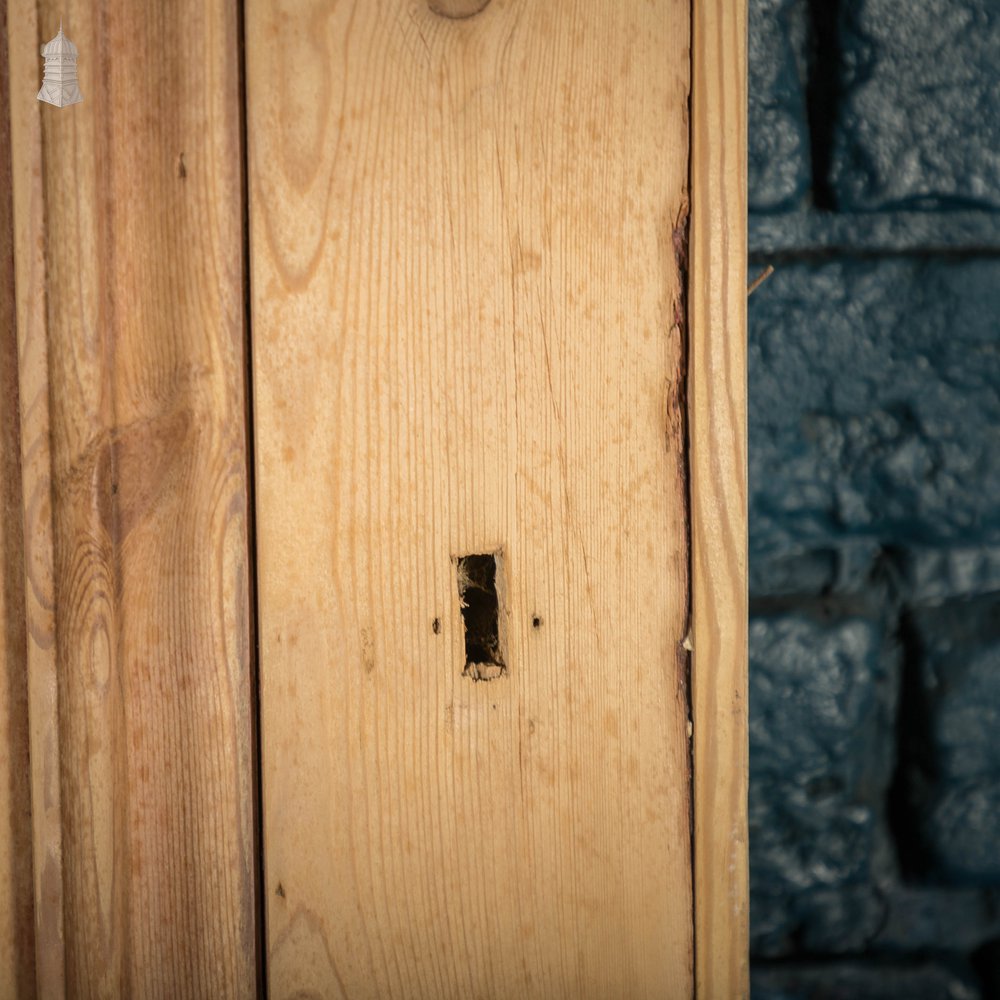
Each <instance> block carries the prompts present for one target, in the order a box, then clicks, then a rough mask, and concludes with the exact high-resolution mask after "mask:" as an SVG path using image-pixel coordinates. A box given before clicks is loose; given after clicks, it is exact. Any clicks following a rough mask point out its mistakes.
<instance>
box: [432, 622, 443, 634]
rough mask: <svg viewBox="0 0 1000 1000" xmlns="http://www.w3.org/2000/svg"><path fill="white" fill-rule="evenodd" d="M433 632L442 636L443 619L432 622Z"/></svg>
mask: <svg viewBox="0 0 1000 1000" xmlns="http://www.w3.org/2000/svg"><path fill="white" fill-rule="evenodd" d="M431 630H432V631H433V632H434V634H435V635H440V634H441V619H440V618H435V619H434V621H432V622H431Z"/></svg>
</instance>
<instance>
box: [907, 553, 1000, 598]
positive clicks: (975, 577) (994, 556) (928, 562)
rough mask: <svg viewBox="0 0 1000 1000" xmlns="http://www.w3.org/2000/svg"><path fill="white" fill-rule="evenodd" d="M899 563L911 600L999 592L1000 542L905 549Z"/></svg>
mask: <svg viewBox="0 0 1000 1000" xmlns="http://www.w3.org/2000/svg"><path fill="white" fill-rule="evenodd" d="M897 562H898V565H899V568H900V572H901V577H902V581H903V585H904V586H905V588H906V597H907V600H908V602H910V603H919V604H932V603H940V602H942V601H946V600H949V599H953V598H956V597H976V596H981V595H984V594H989V593H1000V545H963V546H937V547H929V548H919V547H918V548H911V549H904V550H900V551H899V553H898V555H897Z"/></svg>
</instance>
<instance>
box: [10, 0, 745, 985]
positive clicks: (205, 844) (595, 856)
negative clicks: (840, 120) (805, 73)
mask: <svg viewBox="0 0 1000 1000" xmlns="http://www.w3.org/2000/svg"><path fill="white" fill-rule="evenodd" d="M0 9H2V10H3V19H2V21H0V23H2V25H3V27H4V34H3V36H2V39H0V42H2V44H0V407H2V414H0V474H2V478H0V514H2V517H0V608H2V611H3V616H4V624H5V629H4V633H3V641H2V643H0V766H2V770H3V773H2V774H0V824H2V825H0V885H3V886H4V889H3V894H4V898H3V900H2V902H0V1000H3V998H6V997H40V998H62V997H77V996H80V997H128V998H131V997H137V998H146V997H152V998H170V1000H175V998H194V997H199V998H201V997H204V998H211V1000H214V998H224V997H255V996H267V997H272V998H293V997H294V998H327V997H329V998H344V1000H362V998H399V1000H425V998H426V1000H449V998H455V1000H458V998H463V1000H466V998H482V1000H487V998H496V1000H506V998H517V1000H522V998H523V1000H531V998H538V1000H560V998H565V1000H582V998H594V1000H631V998H636V1000H641V998H650V1000H651V998H669V1000H673V998H699V1000H706V998H734V997H746V996H747V993H748V984H747V860H746V789H747V751H746V738H747V732H746V614H747V606H746V427H745V422H746V421H745V403H746V391H745V369H746V366H745V309H746V246H745V242H746V241H745V227H746V185H745V176H746V112H745V105H746V63H745V59H746V45H745V30H746V12H745V2H744V0H735V2H730V0H243V2H239V0H158V2H156V3H153V2H152V0H141V2H140V0H127V2H126V0H104V2H96V3H95V2H91V0H61V2H59V3H56V2H55V0H0ZM60 18H61V20H62V24H63V27H64V29H65V33H66V36H67V37H68V38H71V39H72V42H73V44H74V45H75V46H76V49H77V53H78V59H77V63H76V72H77V79H78V81H79V89H80V93H81V94H82V95H83V98H82V100H81V101H80V102H78V103H75V104H72V105H69V106H65V107H59V106H56V105H53V104H47V103H44V102H42V101H39V100H37V94H38V91H39V86H40V82H41V75H42V72H43V69H44V65H43V60H42V59H41V58H40V56H39V52H40V46H41V45H42V44H43V43H44V42H46V41H47V40H48V39H50V38H52V37H53V36H54V35H55V34H56V30H57V28H58V26H59V22H60Z"/></svg>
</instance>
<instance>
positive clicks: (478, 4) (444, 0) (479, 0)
mask: <svg viewBox="0 0 1000 1000" xmlns="http://www.w3.org/2000/svg"><path fill="white" fill-rule="evenodd" d="M489 2H490V0H427V6H428V7H430V9H431V10H432V11H434V13H435V14H440V15H441V16H442V17H451V18H455V19H460V18H463V17H472V15H473V14H478V13H479V12H480V11H481V10H482V9H483V8H484V7H485V6H486V5H487V4H488V3H489Z"/></svg>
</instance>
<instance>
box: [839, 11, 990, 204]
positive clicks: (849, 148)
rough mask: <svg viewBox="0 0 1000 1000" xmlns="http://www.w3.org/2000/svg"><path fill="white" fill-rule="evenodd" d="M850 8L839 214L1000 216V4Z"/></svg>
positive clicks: (845, 21) (844, 40) (845, 22)
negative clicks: (905, 211)
mask: <svg viewBox="0 0 1000 1000" xmlns="http://www.w3.org/2000/svg"><path fill="white" fill-rule="evenodd" d="M844 9H845V13H844V16H843V18H842V27H841V32H840V44H841V47H842V60H843V72H844V78H843V81H842V97H841V104H840V110H839V114H838V116H837V120H836V125H835V129H834V141H833V153H832V166H831V178H830V180H831V185H832V188H833V190H834V192H835V195H836V200H837V205H838V207H839V208H840V209H841V210H872V209H886V208H932V209H936V208H941V207H980V208H988V209H1000V5H998V4H997V3H996V2H995V0H921V2H919V3H915V2H913V3H900V2H899V0H853V2H849V3H847V4H845V8H844Z"/></svg>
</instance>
